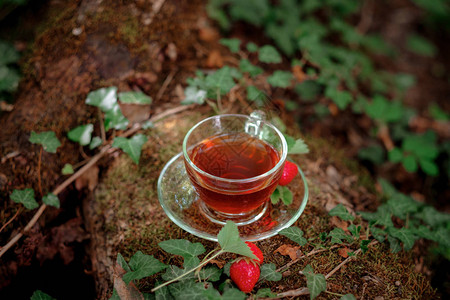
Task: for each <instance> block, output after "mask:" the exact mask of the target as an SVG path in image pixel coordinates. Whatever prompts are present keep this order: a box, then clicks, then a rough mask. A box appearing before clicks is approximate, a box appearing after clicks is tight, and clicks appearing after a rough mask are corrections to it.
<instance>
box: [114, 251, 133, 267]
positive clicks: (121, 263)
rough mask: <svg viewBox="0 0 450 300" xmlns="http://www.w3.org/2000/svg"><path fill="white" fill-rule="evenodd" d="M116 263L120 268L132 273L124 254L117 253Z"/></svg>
mask: <svg viewBox="0 0 450 300" xmlns="http://www.w3.org/2000/svg"><path fill="white" fill-rule="evenodd" d="M116 262H117V263H118V264H119V266H121V267H122V269H124V270H125V271H126V272H131V268H130V266H129V265H128V264H127V262H126V261H125V258H123V256H122V254H120V253H117V259H116Z"/></svg>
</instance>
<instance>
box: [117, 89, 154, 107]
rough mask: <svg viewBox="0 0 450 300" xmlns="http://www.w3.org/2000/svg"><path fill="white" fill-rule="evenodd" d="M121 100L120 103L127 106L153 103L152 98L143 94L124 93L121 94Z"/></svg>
mask: <svg viewBox="0 0 450 300" xmlns="http://www.w3.org/2000/svg"><path fill="white" fill-rule="evenodd" d="M119 99H120V102H122V103H127V104H143V105H148V104H151V103H152V97H150V96H147V95H146V94H144V93H142V92H122V93H119Z"/></svg>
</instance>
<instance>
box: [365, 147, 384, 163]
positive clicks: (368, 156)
mask: <svg viewBox="0 0 450 300" xmlns="http://www.w3.org/2000/svg"><path fill="white" fill-rule="evenodd" d="M358 158H359V159H360V160H367V161H370V162H372V163H373V164H374V165H381V164H382V163H384V161H385V158H384V148H383V147H381V146H380V145H377V144H376V145H373V146H369V147H366V148H361V149H359V151H358Z"/></svg>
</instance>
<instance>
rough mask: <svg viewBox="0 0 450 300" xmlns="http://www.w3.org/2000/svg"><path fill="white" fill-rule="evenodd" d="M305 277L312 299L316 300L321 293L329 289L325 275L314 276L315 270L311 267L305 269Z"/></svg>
mask: <svg viewBox="0 0 450 300" xmlns="http://www.w3.org/2000/svg"><path fill="white" fill-rule="evenodd" d="M303 275H305V276H306V286H307V287H308V290H309V293H310V294H309V295H310V299H314V298H316V297H317V296H318V295H319V294H320V293H322V292H323V291H325V290H326V289H327V281H326V279H325V276H323V274H314V270H313V268H312V267H311V266H310V265H307V266H306V267H305V269H304V270H303Z"/></svg>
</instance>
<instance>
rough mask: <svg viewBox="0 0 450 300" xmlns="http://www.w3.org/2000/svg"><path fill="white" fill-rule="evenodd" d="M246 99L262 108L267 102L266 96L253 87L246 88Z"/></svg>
mask: <svg viewBox="0 0 450 300" xmlns="http://www.w3.org/2000/svg"><path fill="white" fill-rule="evenodd" d="M247 99H248V100H250V101H253V102H255V103H256V105H258V106H263V105H264V103H265V102H266V101H267V96H266V94H265V93H264V92H263V91H261V90H260V89H258V88H257V87H255V86H253V85H249V86H247Z"/></svg>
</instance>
